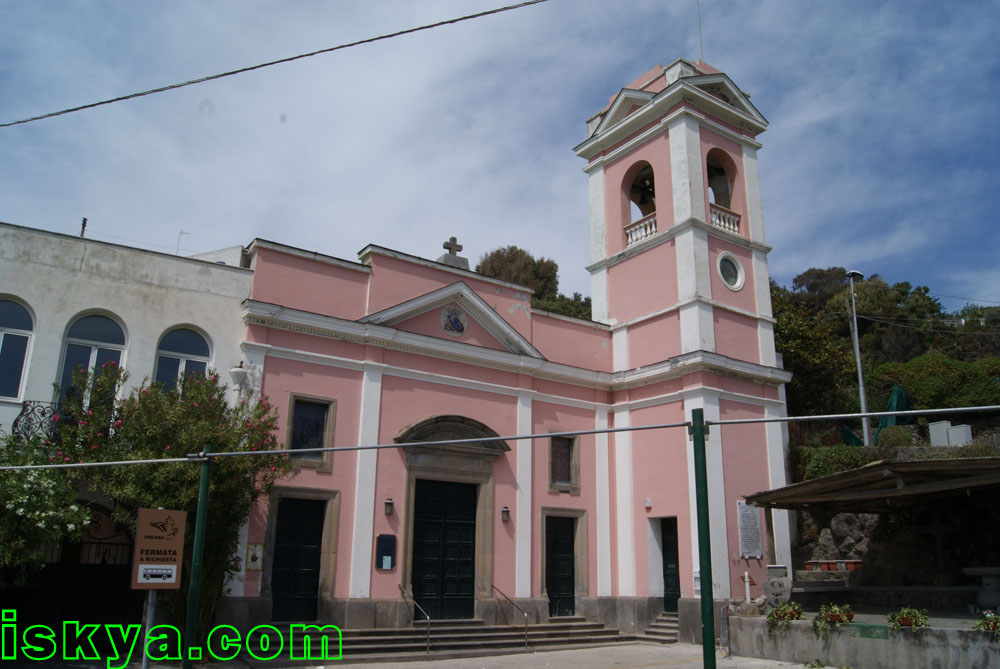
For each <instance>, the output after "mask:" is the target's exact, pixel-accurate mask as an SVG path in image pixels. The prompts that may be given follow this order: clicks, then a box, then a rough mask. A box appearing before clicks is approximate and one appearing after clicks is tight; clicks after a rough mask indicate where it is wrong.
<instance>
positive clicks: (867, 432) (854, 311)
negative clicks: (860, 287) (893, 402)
mask: <svg viewBox="0 0 1000 669" xmlns="http://www.w3.org/2000/svg"><path fill="white" fill-rule="evenodd" d="M847 278H848V279H850V280H851V325H852V327H851V336H852V337H853V339H854V359H855V360H856V361H857V363H858V394H859V395H860V396H861V413H868V401H867V400H866V399H865V376H864V374H863V373H862V372H861V347H860V346H859V345H858V307H857V305H856V304H855V302H854V280H855V279H859V280H860V279H863V278H865V275H864V274H862V273H861V272H859V271H858V270H856V269H855V270H851V271H850V272H848V273H847ZM861 429H862V432H863V434H864V440H865V446H871V445H872V435H871V428H870V427H869V426H868V418H867V417H864V418H862V419H861Z"/></svg>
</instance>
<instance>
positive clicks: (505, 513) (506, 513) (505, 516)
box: [500, 506, 510, 523]
mask: <svg viewBox="0 0 1000 669" xmlns="http://www.w3.org/2000/svg"><path fill="white" fill-rule="evenodd" d="M500 520H502V521H503V522H505V523H509V522H510V507H509V506H505V507H504V508H502V509H500Z"/></svg>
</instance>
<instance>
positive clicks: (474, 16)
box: [0, 0, 548, 128]
mask: <svg viewBox="0 0 1000 669" xmlns="http://www.w3.org/2000/svg"><path fill="white" fill-rule="evenodd" d="M543 2H548V0H526V1H525V2H520V3H518V4H516V5H508V6H506V7H498V8H496V9H489V10H486V11H484V12H478V13H476V14H468V15H466V16H460V17H458V18H454V19H447V20H445V21H438V22H437V23H428V24H427V25H423V26H418V27H416V28H407V29H406V30H399V31H397V32H394V33H388V34H386V35H379V36H378V37H369V38H367V39H362V40H358V41H356V42H348V43H346V44H339V45H337V46H332V47H329V48H326V49H320V50H319V51H310V52H309V53H302V54H299V55H297V56H290V57H288V58H281V59H279V60H272V61H268V62H266V63H260V64H259V65H251V66H250V67H241V68H240V69H238V70H231V71H229V72H221V73H219V74H212V75H209V76H207V77H201V78H199V79H191V80H190V81H185V82H182V83H179V84H170V85H169V86H161V87H159V88H152V89H150V90H148V91H141V92H139V93H130V94H129V95H122V96H120V97H117V98H111V99H109V100H101V101H100V102H91V103H90V104H85V105H80V106H79V107H71V108H69V109H63V110H61V111H56V112H50V113H48V114H42V115H40V116H32V117H31V118H25V119H21V120H20V121H8V122H7V123H0V128H8V127H10V126H13V125H21V124H23V123H31V122H33V121H41V120H42V119H47V118H52V117H54V116H62V115H64V114H72V113H73V112H78V111H83V110H85V109H93V108H94V107H100V106H103V105H109V104H112V103H114V102H123V101H125V100H132V99H135V98H141V97H143V96H146V95H153V94H154V93H163V92H166V91H172V90H175V89H178V88H184V87H185V86H193V85H195V84H203V83H205V82H206V81H215V80H216V79H223V78H225V77H232V76H234V75H237V74H243V73H245V72H253V71H254V70H261V69H263V68H265V67H271V66H272V65H281V64H283V63H291V62H292V61H295V60H302V59H303V58H311V57H313V56H319V55H321V54H324V53H332V52H333V51H340V50H341V49H349V48H351V47H354V46H361V45H362V44H371V43H372V42H380V41H382V40H387V39H391V38H393V37H400V36H402V35H409V34H411V33H416V32H420V31H422V30H430V29H431V28H440V27H441V26H446V25H451V24H455V23H461V22H463V21H471V20H472V19H481V18H483V17H485V16H492V15H493V14H500V13H502V12H509V11H511V10H512V9H521V8H522V7H528V6H530V5H537V4H541V3H543Z"/></svg>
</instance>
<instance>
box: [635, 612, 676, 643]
mask: <svg viewBox="0 0 1000 669" xmlns="http://www.w3.org/2000/svg"><path fill="white" fill-rule="evenodd" d="M679 633H680V632H679V625H678V618H677V614H676V613H666V612H664V613H661V614H660V615H658V616H657V617H656V620H654V621H653V622H651V623H650V624H649V627H647V628H646V632H645V633H644V635H643V636H644V637H645V638H647V639H649V640H652V641H659V642H661V643H677V640H678V635H679Z"/></svg>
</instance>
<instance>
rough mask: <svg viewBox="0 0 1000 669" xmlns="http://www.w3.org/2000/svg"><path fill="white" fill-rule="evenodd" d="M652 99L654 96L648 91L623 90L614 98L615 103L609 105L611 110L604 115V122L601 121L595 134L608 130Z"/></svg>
mask: <svg viewBox="0 0 1000 669" xmlns="http://www.w3.org/2000/svg"><path fill="white" fill-rule="evenodd" d="M654 97H656V94H655V93H651V92H649V91H636V90H633V89H631V88H623V89H622V90H621V92H620V93H618V95H617V96H616V97H615V101H614V102H612V103H611V108H610V109H608V112H607V113H606V114H605V115H604V120H602V121H601V125H600V126H599V127H598V128H597V132H603V131H604V129H605V128H610V127H611V126H613V125H615V124H616V123H618V122H619V121H621V120H622V119H623V118H625V117H626V116H628V115H630V114H634V113H635V112H636V111H637V110H639V109H641V108H642V107H645V106H646V105H648V104H649V103H650V102H651V101H652V100H653V98H654Z"/></svg>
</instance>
